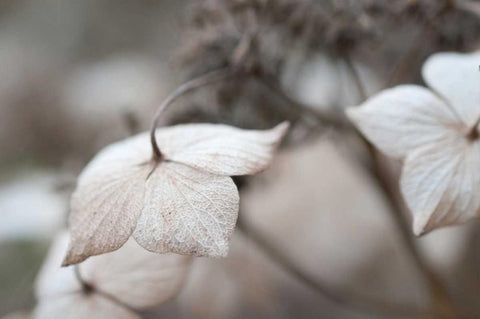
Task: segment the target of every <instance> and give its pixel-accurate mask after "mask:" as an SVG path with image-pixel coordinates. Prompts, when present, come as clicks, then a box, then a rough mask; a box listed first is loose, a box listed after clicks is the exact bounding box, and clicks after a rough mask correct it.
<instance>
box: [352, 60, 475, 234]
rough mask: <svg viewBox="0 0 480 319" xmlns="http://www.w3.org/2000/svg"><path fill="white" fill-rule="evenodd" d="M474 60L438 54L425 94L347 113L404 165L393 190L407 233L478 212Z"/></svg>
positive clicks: (400, 94)
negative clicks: (398, 193) (409, 222)
mask: <svg viewBox="0 0 480 319" xmlns="http://www.w3.org/2000/svg"><path fill="white" fill-rule="evenodd" d="M479 65H480V54H478V53H474V54H459V53H438V54H435V55H433V56H432V57H430V58H429V59H428V60H427V61H426V62H425V64H424V66H423V69H422V74H423V78H424V80H425V82H426V83H427V84H428V85H429V87H430V89H426V88H424V87H421V86H416V85H402V86H398V87H395V88H393V89H390V90H386V91H383V92H381V93H380V94H378V95H376V96H374V97H372V98H370V99H369V100H367V101H366V102H365V103H364V104H363V105H361V106H360V107H358V108H351V109H349V110H348V111H347V114H348V116H349V117H350V119H352V121H353V122H354V123H355V124H356V125H357V126H358V127H359V129H360V130H361V132H362V133H363V134H364V135H365V136H366V137H367V138H368V139H369V140H371V141H372V142H373V143H374V144H375V145H376V146H377V147H378V148H379V149H380V150H382V151H384V152H385V153H386V154H388V155H391V156H394V157H397V158H402V159H404V167H403V172H402V176H401V190H402V193H403V195H404V197H405V200H406V202H407V204H408V206H409V208H410V209H411V211H412V212H413V219H414V225H413V229H414V232H415V234H417V235H421V234H424V233H426V232H428V231H430V230H432V229H435V228H437V227H441V226H446V225H451V224H457V223H461V222H464V221H467V220H469V219H471V218H473V217H477V216H479V214H480V196H479V195H478V194H479V191H480V189H479V188H480V174H479V173H478V167H479V165H480V139H479V135H480V134H479V129H480V127H479V121H480V72H479Z"/></svg>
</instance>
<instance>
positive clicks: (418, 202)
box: [401, 136, 480, 235]
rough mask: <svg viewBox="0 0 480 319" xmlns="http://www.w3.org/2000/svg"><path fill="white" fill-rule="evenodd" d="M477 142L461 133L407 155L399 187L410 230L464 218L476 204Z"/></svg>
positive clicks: (479, 185)
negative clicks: (410, 216)
mask: <svg viewBox="0 0 480 319" xmlns="http://www.w3.org/2000/svg"><path fill="white" fill-rule="evenodd" d="M478 167H480V144H479V142H473V143H472V142H470V141H468V140H467V139H465V138H464V137H462V136H458V137H457V138H454V137H452V138H451V139H448V140H445V141H441V142H438V143H434V144H431V145H428V146H425V147H422V148H419V149H418V150H416V151H414V152H413V153H411V154H410V155H409V156H407V158H406V161H405V166H404V169H403V173H402V178H401V188H402V192H403V194H404V197H405V199H406V201H407V204H408V206H409V208H410V209H411V211H412V212H413V219H414V222H413V223H414V233H415V234H416V235H421V234H424V233H426V232H428V231H430V230H433V229H434V228H437V227H441V226H447V225H452V224H458V223H462V222H465V221H467V220H469V219H471V218H473V217H475V216H477V215H478V211H479V207H480V172H479V171H478Z"/></svg>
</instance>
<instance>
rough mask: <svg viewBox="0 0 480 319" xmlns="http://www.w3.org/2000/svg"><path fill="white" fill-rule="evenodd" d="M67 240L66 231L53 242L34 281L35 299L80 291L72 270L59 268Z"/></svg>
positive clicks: (80, 288)
mask: <svg viewBox="0 0 480 319" xmlns="http://www.w3.org/2000/svg"><path fill="white" fill-rule="evenodd" d="M69 240H70V238H69V235H68V232H67V231H64V232H61V233H60V234H58V235H57V236H56V237H55V239H54V240H53V242H52V244H51V246H50V249H49V251H48V254H47V257H46V258H45V261H44V263H43V265H42V267H41V269H40V272H39V273H38V275H37V278H36V280H35V296H36V297H37V299H41V298H52V297H58V296H61V295H64V294H71V293H73V292H80V291H81V290H82V287H81V285H80V283H79V282H78V280H77V277H76V276H75V273H74V271H73V268H72V267H67V268H65V267H60V266H61V264H62V260H63V257H64V256H65V252H66V250H67V247H68V242H69Z"/></svg>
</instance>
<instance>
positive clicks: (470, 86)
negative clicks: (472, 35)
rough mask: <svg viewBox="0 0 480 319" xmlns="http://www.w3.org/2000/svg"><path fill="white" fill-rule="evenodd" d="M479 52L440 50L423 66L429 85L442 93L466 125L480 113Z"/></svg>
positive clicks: (472, 121) (471, 123) (474, 120)
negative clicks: (465, 52) (467, 52)
mask: <svg viewBox="0 0 480 319" xmlns="http://www.w3.org/2000/svg"><path fill="white" fill-rule="evenodd" d="M479 65H480V53H472V54H462V53H453V52H451V53H449V52H446V53H437V54H434V55H432V56H431V57H430V58H428V59H427V61H426V62H425V64H424V65H423V68H422V75H423V79H424V80H425V82H426V83H427V85H428V86H429V87H430V88H432V89H433V90H434V91H436V92H437V93H438V94H439V95H440V96H442V97H443V98H444V99H445V100H446V101H447V102H448V103H449V105H450V107H451V108H452V109H454V110H455V112H456V113H457V114H458V116H459V117H460V118H461V119H462V121H463V122H464V124H465V125H467V126H469V127H470V126H472V125H473V124H474V123H475V122H476V120H477V119H478V118H479V117H480V71H479Z"/></svg>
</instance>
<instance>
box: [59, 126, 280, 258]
mask: <svg viewBox="0 0 480 319" xmlns="http://www.w3.org/2000/svg"><path fill="white" fill-rule="evenodd" d="M287 129H288V123H281V124H279V125H278V126H276V127H274V128H273V129H271V130H265V131H257V130H241V129H237V128H233V127H229V126H226V125H216V124H186V125H178V126H173V127H169V128H164V129H159V130H157V132H156V139H157V142H158V145H159V147H160V149H161V152H162V154H163V155H164V158H163V159H162V160H161V161H159V162H156V161H155V160H154V159H153V153H152V147H151V144H150V136H149V133H148V132H145V133H142V134H139V135H137V136H134V137H132V138H129V139H126V140H124V141H121V142H117V143H114V144H112V145H110V146H108V147H106V148H105V149H104V150H102V151H101V152H100V153H99V154H98V155H97V156H96V157H95V158H94V159H93V160H92V161H91V162H90V163H89V164H88V166H87V167H86V168H85V170H84V171H83V172H82V174H81V175H80V177H79V181H78V186H77V189H76V190H75V192H74V194H73V195H72V203H71V214H70V229H71V243H70V248H69V250H68V253H67V256H66V258H65V260H64V263H63V265H69V264H75V263H79V262H81V261H83V260H85V259H86V258H88V257H89V256H93V255H98V254H102V253H106V252H111V251H114V250H117V249H118V248H120V247H121V246H122V245H124V244H125V242H127V240H128V238H129V237H130V236H131V235H132V233H133V232H134V231H135V229H136V233H135V234H136V235H135V238H136V239H137V241H138V242H139V243H140V244H141V245H142V246H144V247H145V248H146V249H148V250H151V251H154V252H176V253H181V254H188V255H194V256H215V257H218V256H225V255H226V253H227V251H228V241H229V239H230V237H231V234H232V231H233V228H234V225H235V222H236V219H237V213H238V191H237V189H236V187H235V185H234V183H233V181H232V180H231V178H230V177H229V176H231V175H244V174H254V173H257V172H260V171H262V170H264V169H265V168H266V167H267V166H268V165H269V163H270V162H271V160H272V158H273V153H274V151H275V149H276V147H277V146H278V144H279V143H280V141H281V139H282V138H283V136H284V135H285V133H286V131H287ZM139 219H140V221H139ZM137 223H139V225H138V226H137ZM149 232H151V233H149Z"/></svg>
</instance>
